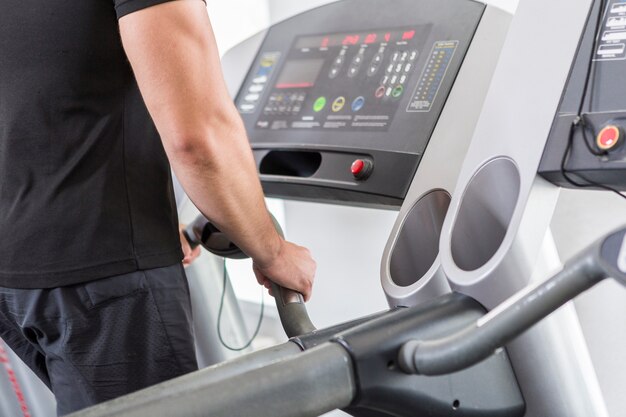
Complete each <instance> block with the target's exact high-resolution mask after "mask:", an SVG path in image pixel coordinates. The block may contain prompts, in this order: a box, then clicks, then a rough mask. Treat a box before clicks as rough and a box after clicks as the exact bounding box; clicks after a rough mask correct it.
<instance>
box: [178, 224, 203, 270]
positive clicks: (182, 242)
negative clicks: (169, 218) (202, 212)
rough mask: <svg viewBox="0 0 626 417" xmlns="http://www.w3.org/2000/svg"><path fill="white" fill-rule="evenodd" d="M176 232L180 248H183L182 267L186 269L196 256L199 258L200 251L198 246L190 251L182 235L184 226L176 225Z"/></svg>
mask: <svg viewBox="0 0 626 417" xmlns="http://www.w3.org/2000/svg"><path fill="white" fill-rule="evenodd" d="M178 230H179V235H180V246H181V247H182V248H183V254H184V255H185V258H184V259H183V265H184V266H186V267H187V266H189V265H191V263H192V262H193V261H195V260H196V258H197V257H198V256H200V252H201V249H200V246H198V247H197V248H195V249H191V246H190V245H189V242H187V239H186V238H185V235H184V234H183V230H185V225H184V224H181V225H178Z"/></svg>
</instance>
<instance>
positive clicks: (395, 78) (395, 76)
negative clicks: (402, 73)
mask: <svg viewBox="0 0 626 417" xmlns="http://www.w3.org/2000/svg"><path fill="white" fill-rule="evenodd" d="M390 82H391V84H395V83H396V82H398V76H397V75H394V76H393V77H391V81H390Z"/></svg>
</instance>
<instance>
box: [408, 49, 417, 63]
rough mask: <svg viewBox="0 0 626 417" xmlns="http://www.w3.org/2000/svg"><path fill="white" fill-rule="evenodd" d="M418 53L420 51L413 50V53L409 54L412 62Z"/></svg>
mask: <svg viewBox="0 0 626 417" xmlns="http://www.w3.org/2000/svg"><path fill="white" fill-rule="evenodd" d="M418 55H419V52H417V51H411V53H410V54H409V61H411V62H413V61H415V60H416V59H417V56H418Z"/></svg>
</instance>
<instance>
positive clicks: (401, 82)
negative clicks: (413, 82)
mask: <svg viewBox="0 0 626 417" xmlns="http://www.w3.org/2000/svg"><path fill="white" fill-rule="evenodd" d="M406 80H407V77H406V75H405V74H402V77H400V84H404V83H405V82H406Z"/></svg>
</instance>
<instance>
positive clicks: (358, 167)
mask: <svg viewBox="0 0 626 417" xmlns="http://www.w3.org/2000/svg"><path fill="white" fill-rule="evenodd" d="M363 168H365V162H364V161H363V160H362V159H357V160H356V161H354V162H353V163H352V166H351V167H350V171H352V175H359V174H360V173H361V172H363Z"/></svg>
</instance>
